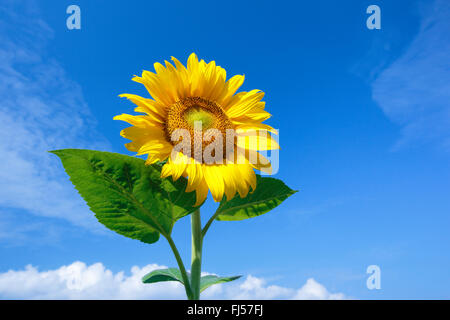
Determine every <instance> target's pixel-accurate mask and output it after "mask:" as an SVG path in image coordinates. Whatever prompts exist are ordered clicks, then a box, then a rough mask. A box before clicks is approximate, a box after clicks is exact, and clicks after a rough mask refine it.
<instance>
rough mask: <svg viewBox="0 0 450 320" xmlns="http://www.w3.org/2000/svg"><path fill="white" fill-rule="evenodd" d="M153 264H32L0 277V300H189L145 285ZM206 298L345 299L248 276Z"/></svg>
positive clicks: (174, 290)
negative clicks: (123, 267)
mask: <svg viewBox="0 0 450 320" xmlns="http://www.w3.org/2000/svg"><path fill="white" fill-rule="evenodd" d="M161 268H165V267H164V266H160V265H158V264H149V265H147V266H145V267H142V268H139V267H137V266H134V267H132V268H131V272H130V273H129V274H128V275H127V274H126V273H125V272H123V271H120V272H117V273H114V272H112V271H111V270H108V269H107V268H105V266H104V265H103V264H102V263H95V264H92V265H90V266H88V265H86V264H85V263H83V262H80V261H77V262H74V263H72V264H70V265H67V266H61V267H60V268H58V269H55V270H48V271H39V270H38V269H37V268H36V267H33V266H31V265H29V266H26V267H25V269H24V270H10V271H7V272H4V273H0V297H1V298H4V299H185V293H184V289H183V287H182V286H181V284H179V283H177V282H163V283H156V284H143V283H142V282H141V278H142V277H143V276H144V275H145V274H147V273H148V272H151V271H153V270H156V269H161ZM203 298H205V299H246V300H247V299H249V300H250V299H345V298H346V296H345V295H344V294H342V293H330V292H329V291H328V290H327V289H326V288H325V287H324V286H323V285H321V284H320V283H318V282H317V281H315V280H314V279H308V280H307V281H306V283H305V284H304V285H303V286H302V287H300V288H299V289H293V288H285V287H280V286H276V285H267V283H266V281H265V280H264V279H261V278H257V277H253V276H247V278H245V279H244V280H243V281H242V280H241V281H236V282H234V283H228V284H219V285H216V286H212V287H211V288H209V289H208V290H206V291H205V292H204V294H203Z"/></svg>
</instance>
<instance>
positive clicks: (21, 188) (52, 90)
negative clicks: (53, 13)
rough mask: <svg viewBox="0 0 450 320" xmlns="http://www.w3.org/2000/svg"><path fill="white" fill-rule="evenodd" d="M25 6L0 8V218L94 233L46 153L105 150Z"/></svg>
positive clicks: (47, 32)
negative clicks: (28, 218)
mask: <svg viewBox="0 0 450 320" xmlns="http://www.w3.org/2000/svg"><path fill="white" fill-rule="evenodd" d="M33 3H34V2H32V1H27V2H25V3H24V2H22V1H14V2H13V1H5V2H3V3H2V4H1V5H0V123H1V126H2V133H1V135H0V154H1V161H0V218H1V213H2V212H5V211H8V210H10V209H11V208H12V209H22V214H26V213H27V214H34V215H39V216H45V217H56V218H62V219H65V220H66V221H70V222H71V223H72V224H74V225H78V226H83V227H89V228H97V224H96V223H95V218H94V217H93V216H92V214H91V213H89V210H88V208H87V206H86V205H85V204H84V203H83V201H82V200H81V199H80V197H79V196H78V195H77V193H76V191H75V190H74V189H73V187H72V186H71V184H70V182H69V181H68V179H67V177H66V176H64V173H63V170H62V168H61V166H60V164H59V162H58V161H55V158H54V157H52V156H51V155H50V154H48V153H47V151H48V150H53V149H58V148H67V147H79V148H83V147H89V148H97V149H103V150H105V149H109V144H108V142H107V141H106V139H105V138H103V136H102V135H101V134H99V133H98V132H97V131H96V129H95V126H96V124H95V120H94V118H93V116H92V115H91V113H90V111H89V108H88V106H87V104H86V102H85V100H84V98H83V93H82V90H81V87H80V86H79V85H78V84H77V83H75V82H74V81H72V80H71V79H70V77H69V76H68V75H67V74H66V72H65V70H64V68H63V67H62V66H61V65H60V63H59V62H58V61H56V60H55V59H53V58H51V57H49V56H48V55H47V52H46V51H47V45H49V44H50V43H51V39H52V37H53V31H52V30H51V28H50V27H49V26H48V25H47V24H46V23H45V22H44V21H43V20H42V19H41V18H40V15H39V12H38V9H37V8H36V7H35V6H33Z"/></svg>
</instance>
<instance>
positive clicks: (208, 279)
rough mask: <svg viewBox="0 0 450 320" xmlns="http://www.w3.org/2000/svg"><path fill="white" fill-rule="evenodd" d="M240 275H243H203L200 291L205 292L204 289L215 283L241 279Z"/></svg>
mask: <svg viewBox="0 0 450 320" xmlns="http://www.w3.org/2000/svg"><path fill="white" fill-rule="evenodd" d="M240 277H242V276H234V277H218V276H213V275H209V276H203V277H201V279H200V292H203V291H204V290H206V289H207V288H209V287H210V286H212V285H214V284H219V283H225V282H230V281H233V280H236V279H239V278H240Z"/></svg>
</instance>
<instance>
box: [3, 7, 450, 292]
mask: <svg viewBox="0 0 450 320" xmlns="http://www.w3.org/2000/svg"><path fill="white" fill-rule="evenodd" d="M70 4H77V5H79V6H80V8H81V19H82V26H81V30H68V29H67V28H66V18H67V16H68V15H67V14H66V8H67V6H69V5H70ZM371 4H377V5H378V6H379V7H380V8H381V30H369V29H367V28H366V19H367V17H368V14H366V8H367V7H368V6H369V5H371ZM449 21H450V6H449V5H448V3H447V2H446V1H443V0H438V1H400V0H397V1H380V0H377V1H308V2H287V1H255V2H250V1H249V2H245V3H243V2H239V1H227V2H220V3H219V2H217V3H216V2H211V1H205V2H186V1H171V2H170V3H165V2H162V1H146V2H144V1H127V3H126V5H125V4H124V3H123V2H121V1H95V2H94V1H83V0H79V1H75V2H72V1H58V2H57V3H55V2H54V1H39V2H37V1H36V2H34V1H3V2H2V4H1V5H0V120H1V123H2V128H3V130H2V136H1V137H0V152H1V154H2V161H1V162H0V166H1V168H0V169H1V170H0V184H1V187H0V190H1V191H0V298H32V297H63V298H66V297H69V298H70V297H92V296H93V297H98V296H104V297H110V296H108V292H110V291H111V288H112V287H111V288H110V287H102V288H99V287H98V286H97V287H95V286H94V287H95V288H96V289H95V290H98V291H92V290H94V289H89V288H88V289H86V290H87V291H86V290H85V287H83V285H80V286H81V287H82V289H80V288H81V287H80V288H78V287H77V288H78V289H79V290H78V289H77V290H78V291H77V292H78V294H79V296H76V295H75V296H74V295H72V294H73V292H74V289H73V288H71V287H70V286H69V287H67V286H66V287H63V288H61V287H60V286H58V285H56V284H55V283H56V282H57V279H67V274H72V275H73V274H77V275H84V276H86V277H88V276H89V275H91V274H94V275H95V276H96V277H97V278H98V279H106V280H105V281H103V282H108V281H110V282H111V283H114V285H115V286H116V287H114V288H118V287H120V288H121V290H122V291H123V292H126V293H124V295H122V296H120V297H122V298H123V297H134V298H142V297H150V298H154V297H179V296H180V294H181V297H182V292H181V293H180V291H179V288H178V287H176V286H175V287H173V288H172V287H170V288H169V289H167V288H164V287H161V286H159V287H158V286H156V287H153V288H152V290H153V291H152V292H150V293H149V291H145V290H144V289H142V287H136V288H135V291H134V292H138V293H139V292H142V294H141V295H139V294H135V295H132V294H131V293H129V292H131V291H133V290H132V288H133V286H131V285H130V286H129V287H127V286H128V284H129V283H132V282H133V281H135V282H136V283H137V282H138V281H137V280H136V279H138V278H139V277H138V276H136V277H134V275H140V274H141V273H142V272H144V271H145V270H149V268H150V269H151V268H152V264H155V265H159V266H161V265H165V266H175V260H174V259H173V257H172V255H171V253H170V250H169V247H168V245H167V244H166V243H165V242H164V241H163V240H161V241H159V242H158V243H156V244H154V245H144V244H142V243H140V242H138V241H135V240H131V239H127V238H124V237H121V236H119V235H116V234H114V233H113V232H111V231H109V230H107V229H105V228H104V227H103V226H102V225H100V224H99V223H98V222H96V220H95V218H94V217H93V215H92V214H91V213H90V212H89V210H88V209H87V207H86V205H85V204H84V203H83V202H82V200H81V199H80V198H79V196H78V194H77V193H76V191H74V190H73V188H72V186H71V184H70V182H69V181H68V179H67V177H66V176H65V174H64V172H63V169H62V167H61V164H60V163H59V160H58V159H56V158H55V157H53V156H51V155H49V154H47V153H46V152H45V151H46V150H52V149H57V148H72V147H79V148H90V149H100V150H109V151H114V152H119V153H124V154H129V153H128V151H127V150H126V149H125V148H124V146H123V144H124V143H125V141H124V139H122V138H121V137H120V136H119V131H120V130H121V129H122V128H123V127H124V124H123V123H119V122H117V121H113V120H112V118H113V116H114V115H117V114H120V113H127V112H131V111H132V106H131V104H130V103H128V102H127V101H125V100H123V99H120V98H118V94H120V93H136V94H142V95H145V94H146V93H145V91H144V89H143V88H142V87H141V86H140V85H138V84H136V83H134V82H132V81H131V77H132V76H133V75H134V74H140V73H141V71H142V70H143V69H146V70H153V63H154V62H157V61H159V62H162V61H164V60H165V59H169V58H170V57H171V56H175V57H177V58H178V59H180V60H181V61H183V62H185V61H186V59H187V57H188V55H189V54H190V53H191V52H196V53H197V54H198V55H199V57H201V58H203V59H205V60H207V61H210V60H215V61H216V62H217V64H218V65H220V66H222V67H224V68H225V69H226V70H227V73H228V75H234V74H245V76H246V81H245V84H244V86H243V88H242V89H243V90H249V89H253V88H258V89H261V90H263V91H265V92H266V96H265V101H266V103H267V110H268V111H269V112H271V113H272V114H273V117H272V118H271V119H270V120H269V123H270V124H271V125H272V126H273V127H275V128H278V129H279V131H280V139H279V141H280V144H281V147H282V150H281V152H280V170H279V172H278V173H277V175H276V177H277V178H279V179H282V180H284V181H285V182H286V183H287V184H288V185H289V186H290V187H292V188H293V189H298V190H300V192H298V193H297V194H295V195H294V196H292V197H291V198H290V199H288V200H287V201H286V202H285V203H283V204H282V205H281V206H280V207H278V208H276V209H275V210H273V211H272V212H270V213H269V214H267V215H263V216H260V217H258V218H255V219H249V220H246V221H241V222H216V223H215V224H213V226H212V228H211V229H210V230H211V231H210V233H209V234H208V236H207V238H206V240H205V249H204V255H205V260H204V267H203V269H204V270H205V271H208V272H212V273H217V274H220V275H234V274H243V275H244V276H245V277H244V279H243V280H241V282H239V283H237V284H230V285H229V286H230V287H229V288H228V289H226V288H225V287H224V288H220V289H217V290H216V291H214V292H213V293H211V297H223V298H229V297H235V296H236V294H237V293H236V292H241V293H242V292H245V294H247V295H243V296H242V297H262V298H264V297H265V298H292V297H297V298H298V297H314V296H311V292H312V291H314V290H316V291H315V292H320V294H318V295H317V297H321V298H333V297H334V298H336V297H353V298H358V299H379V298H381V299H421V298H424V299H433V298H437V299H443V298H447V299H448V298H450V291H449V289H448V288H449V287H450V272H449V270H450V257H449V255H448V252H449V244H450V235H449V233H448V228H449V226H450V214H449V213H450V197H449V196H450V192H449V191H450V170H449V169H450V165H449V163H450V162H449V160H450V105H449V101H450V99H449V98H450V81H449V80H450V77H449V70H450V68H449V67H450V65H449V64H450V41H449V40H450V39H449V37H450V36H449V32H448V30H450V28H449V27H450V26H449V24H450V22H449ZM213 208H214V204H213V203H208V204H207V205H206V207H205V210H204V212H203V214H205V215H207V214H208V212H211V211H212V210H213ZM174 235H175V241H176V242H177V244H178V245H179V247H180V250H181V251H182V252H183V258H184V260H185V261H189V257H190V252H189V246H190V234H189V220H188V219H185V220H182V221H180V222H179V223H178V224H177V225H176V226H175V230H174ZM224 239H226V241H223V240H224ZM76 261H80V262H78V263H76ZM96 263H97V264H96ZM27 265H32V267H28V268H27V269H25V267H26V266H27ZM149 265H150V266H149ZM155 265H153V268H154V267H155ZM369 265H378V266H380V268H381V286H382V288H381V290H368V289H367V288H366V279H367V277H368V275H367V274H366V268H367V267H368V266H369ZM133 266H137V267H136V268H137V269H136V268H135V269H133V270H134V271H133V270H131V271H130V268H132V267H133ZM49 270H50V271H49ZM67 270H69V271H67ZM143 270H144V271H143ZM122 271H123V272H124V274H122V273H121V272H122ZM45 272H48V273H47V275H48V274H50V275H51V276H49V277H47V278H46V279H47V280H46V281H50V282H48V283H47V285H46V287H47V288H49V289H48V290H49V292H41V291H39V290H37V289H33V288H34V287H33V288H32V289H30V288H29V287H28V288H25V286H24V285H22V284H21V283H22V282H23V281H21V280H20V279H30V275H31V276H33V277H34V278H33V279H37V280H36V281H35V282H36V283H40V281H42V279H43V277H44V273H45ZM121 274H122V278H121V276H120V275H121ZM80 277H81V276H80ZM80 277H78V278H77V279H78V280H77V281H81V280H80V279H84V278H80ZM123 277H125V278H123ZM38 279H41V280H38ZM49 279H50V280H49ZM52 279H53V280H52ZM51 281H53V282H51ZM83 283H84V282H83ZM78 284H79V283H78ZM136 286H137V285H136ZM12 287H14V290H13V289H11V288H12ZM125 287H126V288H128V289H127V290H128V291H127V290H125V289H124V288H125ZM108 288H109V289H110V290H109V291H108V290H107V289H108ZM130 288H131V289H130ZM171 288H172V289H173V290H174V291H170V290H172V289H171ZM40 290H43V289H40ZM51 290H53V291H51ZM80 290H81V291H80ZM83 290H85V291H83ZM89 290H91V291H89ZM146 290H147V289H146ZM177 290H178V291H177ZM308 290H309V291H308ZM50 291H51V292H50ZM75 291H76V290H75ZM122 291H121V292H122ZM71 292H72V293H71ZM97 293H98V294H97ZM96 294H97V295H96ZM127 294H128V295H127ZM308 294H309V295H308Z"/></svg>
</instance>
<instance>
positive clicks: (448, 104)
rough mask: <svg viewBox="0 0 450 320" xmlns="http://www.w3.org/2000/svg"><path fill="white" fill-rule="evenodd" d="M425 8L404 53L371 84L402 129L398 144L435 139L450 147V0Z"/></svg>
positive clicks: (428, 141)
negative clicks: (417, 30)
mask: <svg viewBox="0 0 450 320" xmlns="http://www.w3.org/2000/svg"><path fill="white" fill-rule="evenodd" d="M424 9H425V7H424ZM424 12H425V14H424V16H423V18H422V22H421V27H420V29H419V32H418V34H417V36H416V37H415V39H414V40H413V41H412V43H411V44H410V45H409V47H408V48H407V50H406V51H405V53H404V54H403V55H402V56H401V57H400V58H399V59H397V60H396V61H394V62H393V63H392V64H391V65H390V66H389V67H388V68H386V69H385V70H384V71H382V72H381V73H380V74H379V76H378V78H377V79H376V80H375V81H374V82H373V83H372V92H373V99H374V100H375V101H376V102H377V103H378V105H379V106H380V107H381V108H382V110H383V111H384V113H385V114H386V115H387V116H388V117H389V118H390V119H391V120H392V121H394V122H395V123H397V124H399V125H400V126H401V127H402V137H401V139H400V140H399V141H398V143H397V145H396V147H401V146H403V145H406V144H410V143H415V144H423V143H437V144H439V145H441V146H444V147H445V148H446V149H447V150H450V32H449V30H450V3H449V2H448V1H445V0H437V1H435V2H434V3H433V4H432V5H430V6H429V7H426V10H424Z"/></svg>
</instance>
